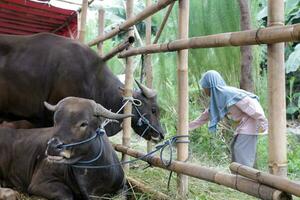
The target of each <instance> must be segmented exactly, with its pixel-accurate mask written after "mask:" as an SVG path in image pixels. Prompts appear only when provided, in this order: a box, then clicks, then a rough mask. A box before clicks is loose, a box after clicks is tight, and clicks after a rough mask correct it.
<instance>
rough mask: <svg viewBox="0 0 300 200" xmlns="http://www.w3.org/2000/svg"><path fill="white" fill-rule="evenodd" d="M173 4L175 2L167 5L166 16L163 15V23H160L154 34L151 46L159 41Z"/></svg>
mask: <svg viewBox="0 0 300 200" xmlns="http://www.w3.org/2000/svg"><path fill="white" fill-rule="evenodd" d="M174 4H175V2H173V3H172V4H171V5H169V8H168V10H167V12H166V15H165V17H164V19H163V21H162V23H161V25H160V27H159V29H158V31H157V33H156V36H155V39H154V41H153V44H156V43H157V42H158V39H159V37H160V35H161V33H162V31H163V30H164V28H165V25H166V23H167V21H168V19H169V16H170V14H171V11H172V8H173V6H174Z"/></svg>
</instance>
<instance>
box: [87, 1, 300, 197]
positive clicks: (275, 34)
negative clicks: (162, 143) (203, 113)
mask: <svg viewBox="0 0 300 200" xmlns="http://www.w3.org/2000/svg"><path fill="white" fill-rule="evenodd" d="M175 2H176V0H159V1H158V2H157V3H155V4H152V1H151V0H147V4H146V5H147V6H146V8H145V9H144V10H143V11H142V12H140V13H138V14H137V15H135V16H132V15H131V14H130V13H131V12H132V4H133V2H132V1H131V0H128V1H127V5H126V7H127V20H126V21H124V22H123V23H122V24H120V25H118V26H117V27H115V28H114V29H113V30H112V31H110V32H108V33H105V34H103V33H100V34H99V37H97V38H95V39H94V40H92V41H89V42H88V43H87V44H88V45H89V46H93V45H96V44H100V45H99V47H100V46H101V44H102V43H103V42H105V41H106V40H108V39H110V38H112V37H114V36H116V35H118V33H120V32H122V31H126V30H127V31H129V32H128V35H129V36H130V35H132V32H130V30H131V31H132V29H133V26H134V25H135V24H137V23H138V22H141V21H142V20H147V21H146V45H145V46H142V47H137V48H132V47H130V48H128V49H126V50H124V51H122V52H121V53H120V54H119V58H125V59H126V63H127V65H126V80H125V90H126V91H127V92H126V96H130V95H132V93H131V92H130V91H132V82H133V80H132V77H133V76H132V73H133V72H132V70H131V68H132V66H130V64H131V61H130V59H131V58H130V57H131V56H135V55H142V54H145V55H146V56H147V57H146V60H147V61H146V66H145V67H146V69H147V70H146V77H147V85H148V86H150V87H151V85H152V82H151V81H152V72H151V60H150V59H149V57H150V56H151V54H153V53H160V52H171V51H177V55H178V64H177V74H178V77H177V78H178V111H177V112H178V116H179V117H178V124H177V135H179V136H180V135H181V136H184V137H182V138H180V139H179V141H185V140H187V138H188V137H185V136H188V73H187V72H188V49H191V48H216V47H225V46H245V45H261V44H267V45H268V66H269V75H268V81H269V85H268V91H269V92H268V94H269V100H268V104H269V110H270V112H269V169H270V172H271V173H272V174H274V175H277V176H283V177H284V176H286V175H287V150H286V135H285V134H284V133H285V129H286V119H285V81H284V79H285V73H284V54H283V51H284V43H283V42H289V41H298V40H300V25H299V24H295V25H292V26H285V25H284V10H283V8H284V1H283V0H268V27H267V28H264V29H263V28H260V29H257V30H243V31H239V32H229V33H221V34H216V35H207V36H199V37H194V38H189V37H188V30H189V23H188V21H189V20H188V19H189V0H178V1H177V2H178V9H179V16H178V17H179V27H178V31H179V32H178V40H174V41H170V42H168V43H164V44H157V41H158V38H159V36H160V34H161V32H162V30H163V28H164V26H165V24H166V22H167V19H168V16H169V14H170V11H171V10H172V7H173V6H174V4H175ZM165 7H169V8H168V11H167V12H166V15H165V18H164V19H163V22H162V24H161V26H160V28H159V31H158V33H157V35H156V38H155V40H154V42H153V43H152V44H151V38H150V39H149V34H150V33H149V32H151V28H150V27H151V15H153V14H155V13H156V12H158V11H160V10H162V9H164V8H165ZM99 12H101V11H99ZM99 16H100V15H99ZM101 16H102V15H101ZM99 21H103V19H99ZM147 34H148V36H147ZM99 51H102V50H101V48H100V50H99ZM129 73H131V74H129ZM126 83H127V84H126ZM128 106H129V108H128V109H127V112H128V113H130V112H131V107H130V105H128ZM124 123H125V124H127V123H128V124H129V125H124V136H123V146H122V145H115V149H116V150H117V151H119V152H122V154H123V161H124V160H126V158H125V159H124V157H125V155H130V156H133V157H136V158H139V157H143V156H144V155H145V154H144V153H141V152H137V151H135V150H133V149H130V148H129V147H130V145H129V144H130V143H129V139H130V131H129V130H128V129H130V121H129V122H124ZM279 147H280V148H279ZM148 148H149V145H148ZM177 148H178V155H177V161H173V162H172V164H171V165H170V166H165V165H164V164H163V163H162V161H161V160H160V159H159V158H157V157H151V158H143V159H144V160H145V161H147V162H148V163H151V164H152V165H153V166H157V167H162V168H165V169H167V170H171V171H175V172H177V173H178V181H177V183H178V184H177V187H178V194H179V196H180V197H181V198H183V199H184V198H186V197H187V191H188V176H192V177H196V178H199V179H203V180H206V181H210V182H214V183H217V184H221V185H225V186H227V187H231V188H233V189H236V190H238V191H241V192H244V193H247V194H249V195H252V196H254V197H257V198H261V199H289V198H290V196H289V194H293V195H296V196H299V192H298V191H299V190H300V185H299V184H297V183H295V182H293V181H288V180H286V179H284V178H283V179H282V180H286V181H287V184H286V187H281V188H278V187H276V184H275V182H276V180H275V179H276V178H277V176H272V178H270V182H269V183H266V182H263V181H261V180H260V179H254V178H253V177H252V178H250V179H248V178H249V176H246V177H248V178H245V177H244V176H243V175H241V176H240V175H231V174H224V173H219V172H218V171H216V170H214V169H210V168H206V167H201V166H198V165H193V164H189V163H186V162H185V161H186V160H187V158H188V143H185V142H179V143H177ZM148 152H149V149H148ZM238 174H239V173H238ZM258 174H260V172H256V176H258ZM254 176H255V175H254ZM270 177H271V176H270ZM273 178H274V179H273ZM278 178H279V177H278ZM292 185H294V187H293V186H292ZM284 188H293V189H291V190H286V189H284ZM282 191H284V192H282Z"/></svg>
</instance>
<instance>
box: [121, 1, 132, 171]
mask: <svg viewBox="0 0 300 200" xmlns="http://www.w3.org/2000/svg"><path fill="white" fill-rule="evenodd" d="M133 2H134V0H127V1H126V17H127V18H128V19H130V18H132V16H133ZM128 37H134V31H133V29H132V30H130V31H129V32H128ZM132 87H133V59H132V58H126V69H125V85H124V97H127V98H130V97H132ZM131 113H132V104H131V102H130V101H129V102H128V103H127V104H126V105H125V107H124V114H131ZM130 136H131V117H128V118H126V119H124V120H123V138H122V142H123V145H124V146H127V147H129V146H130ZM127 160H128V156H127V155H126V154H122V161H123V162H125V161H127ZM123 168H124V170H129V164H125V165H124V166H123Z"/></svg>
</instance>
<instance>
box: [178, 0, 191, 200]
mask: <svg viewBox="0 0 300 200" xmlns="http://www.w3.org/2000/svg"><path fill="white" fill-rule="evenodd" d="M189 5H190V3H189V0H179V4H178V6H179V22H178V25H179V35H178V37H179V39H187V38H188V37H189V35H188V34H189ZM177 80H178V81H177V83H178V111H177V113H178V121H177V135H179V136H180V135H188V134H189V132H188V120H189V112H188V111H189V101H188V88H189V84H188V50H180V51H178V66H177ZM182 139H183V141H186V140H187V138H180V139H179V140H180V141H181V140H182ZM180 141H179V142H178V143H177V149H178V151H177V160H179V161H186V160H187V159H188V156H189V148H188V143H183V142H180ZM177 176H178V180H177V189H178V194H179V196H180V197H181V198H184V199H185V198H186V196H187V194H188V176H185V175H183V174H177Z"/></svg>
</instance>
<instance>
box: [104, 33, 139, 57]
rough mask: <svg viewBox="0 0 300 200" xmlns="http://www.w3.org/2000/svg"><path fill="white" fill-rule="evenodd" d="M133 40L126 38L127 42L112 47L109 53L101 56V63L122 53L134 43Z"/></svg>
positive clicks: (132, 38)
mask: <svg viewBox="0 0 300 200" xmlns="http://www.w3.org/2000/svg"><path fill="white" fill-rule="evenodd" d="M134 41H135V39H134V37H133V36H130V37H128V38H127V40H125V41H123V42H121V43H120V44H118V45H117V46H116V47H114V48H113V49H112V50H110V52H108V53H107V54H105V55H103V56H102V59H103V61H107V60H109V59H111V58H112V57H114V56H115V55H117V54H118V53H119V52H121V51H123V50H124V49H126V48H128V47H129V46H130V45H132V44H133V43H134Z"/></svg>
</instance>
